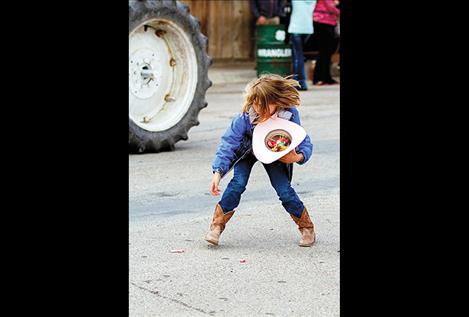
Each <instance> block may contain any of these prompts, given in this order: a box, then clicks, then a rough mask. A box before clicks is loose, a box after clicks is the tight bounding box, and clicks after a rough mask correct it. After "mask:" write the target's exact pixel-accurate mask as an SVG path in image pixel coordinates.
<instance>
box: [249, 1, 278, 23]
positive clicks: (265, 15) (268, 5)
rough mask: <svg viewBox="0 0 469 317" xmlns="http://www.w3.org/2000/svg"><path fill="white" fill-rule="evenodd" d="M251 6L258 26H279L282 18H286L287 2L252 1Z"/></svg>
mask: <svg viewBox="0 0 469 317" xmlns="http://www.w3.org/2000/svg"><path fill="white" fill-rule="evenodd" d="M250 4H251V12H252V15H253V16H254V19H255V20H256V25H269V24H275V25H278V24H280V17H283V16H285V13H284V10H283V8H284V6H285V0H250Z"/></svg>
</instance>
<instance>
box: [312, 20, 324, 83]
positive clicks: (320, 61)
mask: <svg viewBox="0 0 469 317" xmlns="http://www.w3.org/2000/svg"><path fill="white" fill-rule="evenodd" d="M313 24H314V34H315V39H316V41H317V48H318V51H319V55H318V57H317V59H316V66H315V67H314V74H313V84H317V83H318V82H321V81H322V82H324V71H323V68H324V62H325V60H324V55H325V53H324V49H325V47H324V38H323V37H324V34H323V29H322V24H321V23H317V22H314V23H313Z"/></svg>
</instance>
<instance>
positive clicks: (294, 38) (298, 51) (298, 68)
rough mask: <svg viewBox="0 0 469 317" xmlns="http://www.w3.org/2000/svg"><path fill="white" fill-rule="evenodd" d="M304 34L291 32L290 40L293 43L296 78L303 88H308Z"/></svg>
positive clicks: (293, 62)
mask: <svg viewBox="0 0 469 317" xmlns="http://www.w3.org/2000/svg"><path fill="white" fill-rule="evenodd" d="M303 39H304V36H303V34H295V33H293V34H291V36H290V40H291V44H292V64H293V73H294V79H296V80H298V82H299V83H300V86H301V88H303V89H306V88H308V85H307V84H306V72H305V56H304V54H303Z"/></svg>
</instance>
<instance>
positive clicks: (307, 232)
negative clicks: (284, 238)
mask: <svg viewBox="0 0 469 317" xmlns="http://www.w3.org/2000/svg"><path fill="white" fill-rule="evenodd" d="M290 216H291V217H292V218H293V221H295V223H296V224H297V225H298V229H299V230H300V233H301V240H300V243H299V245H300V247H310V246H312V245H313V243H314V241H315V240H316V234H315V233H314V225H313V222H312V221H311V218H309V214H308V210H306V207H305V209H304V210H303V213H302V214H301V218H298V217H295V216H293V215H292V214H290Z"/></svg>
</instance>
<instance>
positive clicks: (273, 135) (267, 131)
mask: <svg viewBox="0 0 469 317" xmlns="http://www.w3.org/2000/svg"><path fill="white" fill-rule="evenodd" d="M305 137H306V131H305V129H303V127H302V126H300V125H298V124H296V123H294V122H291V121H288V120H285V119H282V118H279V117H277V115H274V116H272V117H271V118H269V119H267V120H266V121H264V122H261V123H258V124H257V125H256V127H255V128H254V132H253V135H252V150H253V152H254V155H255V156H256V158H257V159H258V160H259V161H261V162H262V163H265V164H270V163H272V162H274V161H276V160H278V159H279V158H281V157H282V156H284V155H285V154H288V153H289V152H290V151H292V150H293V149H294V148H296V147H297V146H298V145H299V144H300V143H301V142H302V141H303V140H304V138H305ZM282 139H283V140H282ZM285 140H286V142H282V141H285Z"/></svg>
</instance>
